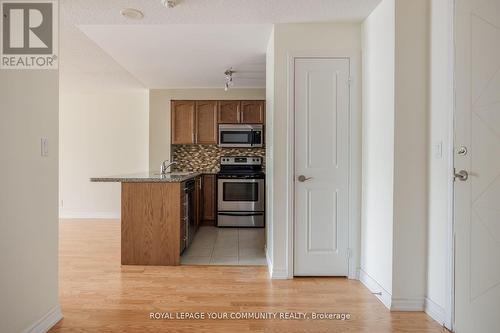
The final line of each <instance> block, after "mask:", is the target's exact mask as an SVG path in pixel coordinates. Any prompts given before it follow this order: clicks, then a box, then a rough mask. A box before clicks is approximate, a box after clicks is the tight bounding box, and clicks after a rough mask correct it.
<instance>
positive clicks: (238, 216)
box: [217, 156, 265, 227]
mask: <svg viewBox="0 0 500 333" xmlns="http://www.w3.org/2000/svg"><path fill="white" fill-rule="evenodd" d="M264 193H265V174H264V172H263V171H262V158H261V157H252V156H250V157H236V156H235V157H229V156H228V157H221V169H220V172H219V173H218V174H217V225H218V226H219V227H264V225H265V222H264V220H265V219H264V216H265V215H264V211H265V198H264Z"/></svg>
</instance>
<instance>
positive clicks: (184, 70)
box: [60, 0, 380, 89]
mask: <svg viewBox="0 0 500 333" xmlns="http://www.w3.org/2000/svg"><path fill="white" fill-rule="evenodd" d="M178 2H179V5H178V6H177V7H175V8H172V9H167V8H165V7H164V6H163V5H162V4H161V3H160V0H106V1H102V0H61V1H60V4H61V83H62V84H63V85H65V84H68V85H73V86H78V85H79V84H84V82H86V80H92V81H95V80H99V84H98V85H102V86H103V87H110V86H116V87H118V88H119V89H120V88H132V89H133V88H141V87H142V88H204V87H207V88H208V87H222V86H223V84H224V74H223V72H224V70H225V69H227V68H229V67H231V66H232V67H233V68H234V69H235V70H236V71H237V73H236V74H235V78H234V81H235V88H238V87H240V88H243V87H264V86H265V52H266V46H267V41H268V38H269V35H270V32H271V29H272V24H273V23H292V22H293V23H299V22H333V21H342V22H346V21H349V22H352V21H361V20H363V19H364V18H365V17H366V16H368V14H369V13H370V12H371V11H372V10H373V9H374V8H375V7H376V5H377V4H378V3H379V2H380V0H307V1H305V0H178ZM124 8H136V9H139V10H141V11H142V12H143V13H144V19H143V20H140V21H136V20H130V19H126V18H124V17H122V16H121V15H120V10H122V9H124Z"/></svg>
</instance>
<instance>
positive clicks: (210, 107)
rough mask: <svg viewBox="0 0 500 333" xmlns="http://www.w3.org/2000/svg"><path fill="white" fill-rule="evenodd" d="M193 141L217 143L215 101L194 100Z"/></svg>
mask: <svg viewBox="0 0 500 333" xmlns="http://www.w3.org/2000/svg"><path fill="white" fill-rule="evenodd" d="M195 123H196V131H195V142H196V143H200V144H217V101H197V102H196V120H195Z"/></svg>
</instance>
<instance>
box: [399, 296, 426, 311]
mask: <svg viewBox="0 0 500 333" xmlns="http://www.w3.org/2000/svg"><path fill="white" fill-rule="evenodd" d="M424 308H425V301H424V298H423V297H422V298H420V297H417V298H393V299H392V302H391V311H416V312H421V311H424Z"/></svg>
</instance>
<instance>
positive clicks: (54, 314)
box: [23, 305, 63, 333]
mask: <svg viewBox="0 0 500 333" xmlns="http://www.w3.org/2000/svg"><path fill="white" fill-rule="evenodd" d="M61 319H63V315H62V312H61V306H60V305H57V306H55V307H53V308H52V309H51V310H50V311H49V312H47V313H46V314H45V315H44V316H43V317H42V318H40V319H39V320H38V321H37V322H36V323H34V324H33V325H31V326H30V327H28V328H27V329H25V330H24V331H23V333H46V332H48V331H49V330H50V329H51V328H52V327H53V326H54V325H55V324H57V323H58V322H59V321H60V320H61Z"/></svg>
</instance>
